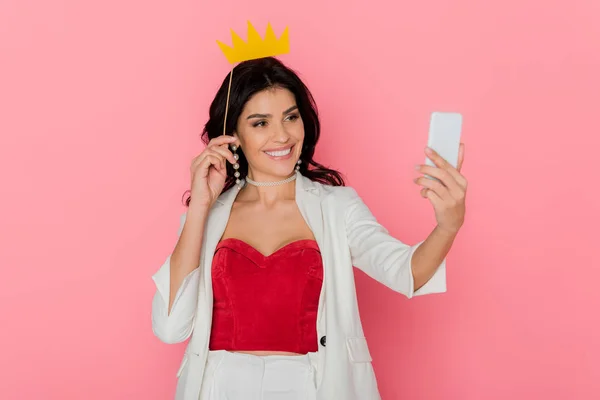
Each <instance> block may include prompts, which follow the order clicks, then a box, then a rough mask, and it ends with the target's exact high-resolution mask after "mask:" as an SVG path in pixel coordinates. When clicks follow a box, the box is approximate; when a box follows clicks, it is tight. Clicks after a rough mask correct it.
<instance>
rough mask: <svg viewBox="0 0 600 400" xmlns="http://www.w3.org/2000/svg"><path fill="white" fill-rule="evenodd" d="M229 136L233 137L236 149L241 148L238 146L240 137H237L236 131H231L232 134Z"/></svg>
mask: <svg viewBox="0 0 600 400" xmlns="http://www.w3.org/2000/svg"><path fill="white" fill-rule="evenodd" d="M231 136H233V137H234V138H235V139H236V141H235V144H236V145H237V147H238V148H239V147H241V146H240V144H241V143H240V136H239V135H238V133H237V132H236V131H233V133H232V134H231Z"/></svg>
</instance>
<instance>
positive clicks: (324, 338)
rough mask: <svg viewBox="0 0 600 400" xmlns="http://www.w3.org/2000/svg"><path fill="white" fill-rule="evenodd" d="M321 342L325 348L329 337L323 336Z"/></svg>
mask: <svg viewBox="0 0 600 400" xmlns="http://www.w3.org/2000/svg"><path fill="white" fill-rule="evenodd" d="M319 342H320V343H321V346H323V347H325V344H326V342H327V336H321V340H319Z"/></svg>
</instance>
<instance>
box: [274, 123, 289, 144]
mask: <svg viewBox="0 0 600 400" xmlns="http://www.w3.org/2000/svg"><path fill="white" fill-rule="evenodd" d="M272 126H273V141H274V142H277V143H287V142H288V141H289V140H290V135H289V133H288V132H287V130H286V129H285V126H284V125H283V123H282V122H280V123H278V124H273V125H272Z"/></svg>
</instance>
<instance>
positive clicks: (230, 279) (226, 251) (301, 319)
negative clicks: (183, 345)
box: [209, 239, 323, 354]
mask: <svg viewBox="0 0 600 400" xmlns="http://www.w3.org/2000/svg"><path fill="white" fill-rule="evenodd" d="M212 282H213V295H214V302H213V317H212V328H211V334H210V344H209V348H210V350H229V351H241V350H245V351H260V350H264V351H288V352H293V353H300V354H306V353H307V352H315V351H317V347H318V343H317V324H316V321H317V309H318V306H319V296H320V293H321V286H322V284H323V264H322V261H321V253H320V251H319V247H318V245H317V243H316V242H315V241H314V240H298V241H295V242H292V243H290V244H288V245H286V246H284V247H282V248H280V249H279V250H277V251H276V252H274V253H273V254H271V255H269V256H264V255H263V254H261V253H260V252H259V251H258V250H256V249H255V248H253V247H252V246H250V245H249V244H247V243H245V242H243V241H241V240H238V239H225V240H222V241H221V242H220V243H219V244H218V245H217V249H216V251H215V254H214V258H213V265H212Z"/></svg>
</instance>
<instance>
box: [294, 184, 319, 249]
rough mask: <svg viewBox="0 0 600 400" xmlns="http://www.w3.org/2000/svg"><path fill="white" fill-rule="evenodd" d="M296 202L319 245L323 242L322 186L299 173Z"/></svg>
mask: <svg viewBox="0 0 600 400" xmlns="http://www.w3.org/2000/svg"><path fill="white" fill-rule="evenodd" d="M296 203H297V204H298V208H299V209H300V213H301V214H302V217H303V218H304V220H305V221H306V223H307V224H308V226H309V227H310V229H311V230H312V232H313V235H314V236H315V239H316V241H317V243H318V244H319V245H321V244H322V243H323V215H322V213H321V189H320V187H319V186H318V185H317V184H316V183H314V182H313V181H311V180H310V179H308V178H306V177H305V176H303V175H301V174H300V173H298V178H297V179H296Z"/></svg>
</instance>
